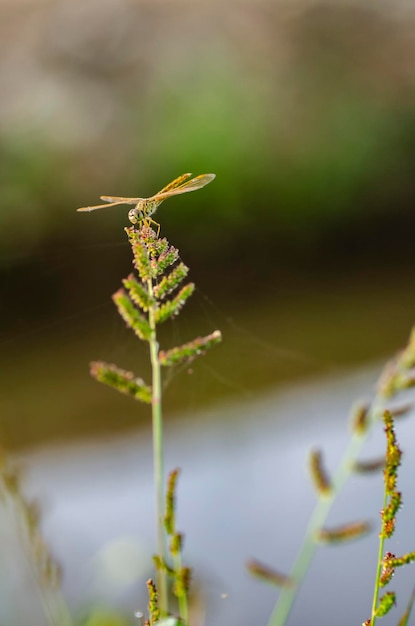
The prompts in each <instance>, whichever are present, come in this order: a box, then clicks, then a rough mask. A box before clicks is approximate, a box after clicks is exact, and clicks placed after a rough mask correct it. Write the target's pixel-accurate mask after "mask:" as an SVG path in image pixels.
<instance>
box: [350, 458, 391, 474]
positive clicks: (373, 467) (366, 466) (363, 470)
mask: <svg viewBox="0 0 415 626" xmlns="http://www.w3.org/2000/svg"><path fill="white" fill-rule="evenodd" d="M384 467H385V459H384V458H383V457H380V458H379V459H374V460H373V461H355V463H354V464H353V467H352V469H353V471H354V472H356V473H358V474H370V473H371V472H378V471H379V470H381V469H384Z"/></svg>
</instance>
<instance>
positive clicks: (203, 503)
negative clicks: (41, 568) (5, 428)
mask: <svg viewBox="0 0 415 626" xmlns="http://www.w3.org/2000/svg"><path fill="white" fill-rule="evenodd" d="M377 373H378V367H376V368H375V367H372V368H371V369H366V370H361V371H358V372H355V373H353V374H350V373H349V374H348V373H346V372H344V373H343V375H341V376H340V375H339V376H331V377H325V378H320V379H317V380H314V381H313V382H310V383H308V384H302V385H296V386H291V387H289V388H287V389H286V390H285V391H280V392H278V393H275V392H271V393H268V394H265V395H264V396H263V397H262V399H261V400H260V401H256V402H243V403H240V402H239V403H234V404H231V405H228V406H225V407H222V409H221V410H220V411H216V410H215V411H211V412H208V413H205V414H204V415H201V416H200V415H199V416H195V415H193V414H192V415H187V416H183V418H181V419H180V420H178V421H176V423H175V424H174V425H172V426H171V427H168V429H167V433H166V467H167V468H168V469H172V468H173V467H176V466H179V467H180V468H181V470H182V473H181V476H180V479H179V488H178V521H177V523H178V528H179V529H181V530H183V531H184V532H185V536H186V540H185V558H186V562H187V563H189V564H190V565H191V566H192V567H194V568H195V580H196V588H197V589H198V592H197V605H198V616H199V620H201V621H198V622H197V623H206V624H214V623H218V621H219V622H220V623H226V624H229V625H232V624H235V625H236V624H247V625H248V624H252V623H253V622H255V623H257V624H265V623H266V621H267V618H268V616H269V614H270V611H271V609H272V606H273V604H274V602H275V599H276V595H277V594H276V591H275V590H274V589H273V588H272V587H269V586H267V585H266V584H264V583H260V582H258V581H256V580H253V579H252V578H251V577H250V576H249V575H248V574H247V573H246V571H245V562H246V560H247V559H248V558H251V557H255V558H258V559H260V560H262V561H264V562H267V563H269V564H272V565H273V566H275V567H277V569H279V570H282V571H286V570H288V569H289V567H290V565H291V564H292V561H293V559H294V558H295V555H296V551H297V547H298V546H299V542H300V540H301V536H302V533H303V532H304V530H305V527H306V523H307V519H308V517H309V515H310V513H311V511H312V508H313V506H314V503H315V495H314V492H313V488H312V486H311V484H310V480H309V477H308V476H307V469H306V467H307V455H308V453H309V450H310V449H311V447H316V446H317V447H319V448H321V449H322V450H324V454H325V463H326V465H327V468H328V471H329V472H331V471H334V469H335V468H336V467H337V465H338V462H339V459H340V457H341V455H342V453H343V451H344V449H345V447H346V444H347V440H348V436H349V433H348V428H347V419H346V418H347V415H348V414H349V411H350V406H351V404H353V401H354V400H355V399H357V398H368V397H369V396H370V395H371V392H372V391H373V384H374V381H375V378H376V376H377ZM398 438H399V440H400V442H401V445H402V448H403V450H404V466H403V469H402V473H401V476H400V479H399V488H400V489H402V491H403V494H404V501H405V502H407V504H408V506H406V507H405V508H404V509H403V510H402V511H401V512H400V513H399V519H400V521H399V524H398V531H397V533H396V536H395V537H394V538H393V539H392V541H391V542H390V543H389V545H388V549H390V550H391V551H393V552H395V553H399V554H401V553H402V552H403V551H406V550H412V549H413V532H412V531H413V525H414V507H413V503H411V494H412V491H413V489H412V487H413V472H414V456H413V454H412V452H413V450H412V448H413V446H412V443H413V440H414V423H413V416H412V417H408V418H406V419H405V420H403V421H400V422H399V426H398ZM383 450H384V440H383V434H382V432H381V428H379V430H378V432H376V433H375V434H374V435H373V436H372V437H371V438H370V441H369V442H368V443H367V444H366V446H365V449H364V451H363V453H362V455H361V457H360V458H373V457H377V456H378V455H379V454H382V453H383ZM406 452H407V453H408V454H407V455H406ZM21 460H22V462H23V463H24V465H25V467H26V470H27V478H26V481H25V483H26V490H27V492H28V493H29V494H31V495H33V496H35V497H36V498H38V499H40V501H41V503H42V506H43V525H44V532H45V535H46V536H47V538H48V541H49V543H50V544H51V545H52V548H53V550H54V552H55V554H56V555H57V556H58V557H59V559H60V560H61V562H62V563H63V565H64V572H65V576H64V586H65V590H66V593H67V596H68V598H69V599H70V601H71V603H72V605H73V606H74V607H78V610H80V609H79V607H81V609H82V607H84V609H85V607H86V606H88V605H90V604H92V605H93V604H95V605H101V606H104V607H107V608H108V607H111V608H112V609H116V610H120V611H122V612H124V613H126V614H127V615H130V616H132V614H133V612H134V611H136V610H137V609H140V610H144V608H145V603H146V600H145V580H146V579H147V578H148V576H149V575H150V573H151V554H152V552H153V550H154V528H153V515H154V514H153V499H154V498H153V486H152V469H151V468H152V460H151V440H150V432H149V429H148V428H147V429H145V430H141V431H139V432H137V431H136V432H131V433H129V434H128V435H127V436H124V437H112V438H109V439H106V440H101V441H95V442H92V441H91V442H90V443H83V444H82V443H81V444H76V445H71V446H64V447H61V446H53V447H47V448H44V449H39V450H34V451H33V452H31V453H27V454H25V455H23V456H22V457H21ZM381 502H382V476H381V473H379V474H375V475H369V476H366V477H365V476H354V477H353V478H352V479H350V481H349V483H348V484H347V486H346V488H345V489H344V491H343V493H342V494H341V495H340V497H339V498H338V500H337V501H336V504H335V506H334V507H333V510H332V512H331V514H330V516H329V519H328V525H329V526H336V525H338V524H343V523H346V522H349V521H356V520H357V519H368V520H369V521H370V522H371V523H373V525H374V529H376V528H377V524H378V523H379V518H378V511H379V509H380V508H381ZM2 524H3V528H4V520H3V522H2ZM10 546H11V542H9V541H8V542H6V543H5V544H3V546H2V559H1V563H2V568H3V580H7V579H8V577H9V576H10V575H11V573H10V572H12V573H13V577H14V578H13V579H14V580H15V585H14V587H13V589H12V590H10V586H6V587H4V588H3V589H2V593H3V602H2V603H1V604H2V606H3V610H4V611H5V610H6V609H5V607H8V609H7V610H9V611H10V612H11V611H12V610H13V601H14V602H15V604H16V605H17V608H18V609H19V610H20V611H21V621H20V622H19V621H17V622H15V621H13V620H12V617H11V613H10V616H9V618H8V620H7V621H6V622H5V623H7V624H10V625H12V624H14V623H23V622H24V621H25V620H27V619H28V616H30V621H31V624H33V625H34V626H38V625H39V626H42V624H43V623H44V622H43V621H42V618H41V617H37V616H38V615H41V611H40V610H39V601H38V598H37V597H36V595H35V594H34V591H33V584H32V583H31V581H30V578H29V577H28V576H25V574H24V572H25V569H24V568H22V567H21V569H20V570H17V567H18V564H19V561H18V559H17V557H16V556H15V558H14V559H11V558H10V551H11V548H10ZM15 550H16V548H15ZM376 554H377V532H376V530H375V531H374V532H373V533H372V535H371V536H370V537H368V538H365V539H364V540H360V541H357V542H354V543H351V544H346V545H337V546H331V547H330V546H329V547H327V546H326V547H324V546H323V547H321V548H320V550H319V551H318V552H317V556H316V559H315V561H314V563H313V565H312V568H311V571H310V574H309V576H308V578H307V581H306V583H305V585H304V587H303V589H302V590H301V592H300V595H299V599H298V602H297V604H296V606H295V608H294V611H293V614H292V616H291V618H290V620H289V621H288V624H292V625H294V624H309V623H319V624H331V623H332V616H333V614H335V613H336V614H338V617H337V621H338V623H339V624H341V625H344V626H346V625H348V624H350V623H352V622H353V623H361V622H362V620H364V619H366V617H367V615H368V614H369V607H370V604H371V593H372V581H373V577H374V572H375V562H376ZM10 560H11V561H12V567H11V568H10V570H9V571H8V572H7V577H6V578H5V571H4V567H5V564H6V563H10ZM393 582H394V584H393V587H394V588H395V589H396V590H397V591H398V593H399V595H398V607H399V611H400V612H401V611H402V610H403V607H404V605H405V603H406V599H407V597H408V593H409V592H410V589H411V587H412V586H413V580H412V577H411V576H410V572H409V571H408V570H406V572H404V571H403V572H402V573H401V572H399V574H397V575H396V577H395V578H394V581H393ZM23 590H24V593H23ZM22 594H23V595H22ZM351 596H352V597H353V602H351V601H350V597H351ZM339 607H341V611H339ZM14 610H15V611H16V610H17V609H16V606H15V607H14ZM396 615H397V614H396V612H395V618H394V619H392V620H390V619H389V618H387V619H386V620H385V623H386V624H392V623H396ZM205 620H206V621H205Z"/></svg>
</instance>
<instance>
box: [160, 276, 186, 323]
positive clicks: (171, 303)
mask: <svg viewBox="0 0 415 626" xmlns="http://www.w3.org/2000/svg"><path fill="white" fill-rule="evenodd" d="M194 289H195V286H194V284H193V283H189V284H188V285H185V286H184V287H182V288H181V289H180V291H179V293H178V294H177V295H176V296H175V297H174V298H173V299H172V300H168V301H167V302H165V303H164V304H162V305H161V306H160V308H159V309H158V310H157V311H156V314H155V321H156V324H161V323H162V322H165V321H166V320H168V319H169V318H171V317H175V316H176V315H178V314H179V312H180V310H181V309H182V308H183V306H184V305H185V303H186V300H187V299H188V298H190V296H191V295H192V293H193V291H194Z"/></svg>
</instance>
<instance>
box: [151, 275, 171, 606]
mask: <svg viewBox="0 0 415 626" xmlns="http://www.w3.org/2000/svg"><path fill="white" fill-rule="evenodd" d="M147 286H148V293H149V296H150V299H151V300H152V299H153V283H152V281H151V279H150V280H148V282H147ZM149 324H150V328H151V337H150V340H149V345H150V359H151V369H152V403H151V407H152V421H153V457H154V459H153V463H154V483H155V489H156V528H157V552H158V556H159V557H160V559H161V561H162V563H166V560H167V559H166V536H165V532H164V499H165V498H164V453H163V415H162V408H161V393H162V391H161V366H160V360H159V344H158V341H157V334H156V321H155V315H154V310H153V309H152V308H150V310H149ZM157 591H158V595H159V607H160V614H161V616H162V617H165V616H166V615H167V614H168V598H167V575H166V571H165V569H164V568H163V567H161V568H160V567H159V568H158V571H157Z"/></svg>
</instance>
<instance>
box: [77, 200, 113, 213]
mask: <svg viewBox="0 0 415 626" xmlns="http://www.w3.org/2000/svg"><path fill="white" fill-rule="evenodd" d="M117 204H125V200H124V201H123V202H110V204H96V205H95V206H83V207H81V208H80V209H76V210H77V211H96V210H97V209H106V208H107V207H109V206H116V205H117Z"/></svg>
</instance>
